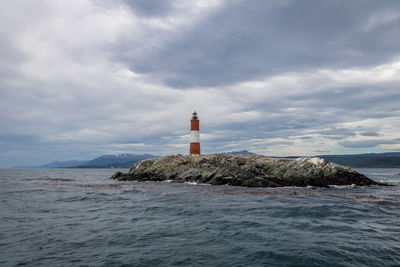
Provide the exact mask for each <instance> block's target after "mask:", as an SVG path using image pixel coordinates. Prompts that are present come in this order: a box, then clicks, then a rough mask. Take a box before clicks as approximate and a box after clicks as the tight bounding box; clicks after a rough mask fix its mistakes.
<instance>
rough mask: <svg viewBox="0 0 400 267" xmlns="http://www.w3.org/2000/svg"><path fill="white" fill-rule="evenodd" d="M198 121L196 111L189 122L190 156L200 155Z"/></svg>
mask: <svg viewBox="0 0 400 267" xmlns="http://www.w3.org/2000/svg"><path fill="white" fill-rule="evenodd" d="M199 130H200V121H199V118H198V116H197V113H196V111H195V112H193V114H192V120H191V121H190V155H193V154H200V133H199Z"/></svg>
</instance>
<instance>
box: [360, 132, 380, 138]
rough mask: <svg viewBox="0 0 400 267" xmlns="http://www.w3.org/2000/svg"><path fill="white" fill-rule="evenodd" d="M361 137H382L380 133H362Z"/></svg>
mask: <svg viewBox="0 0 400 267" xmlns="http://www.w3.org/2000/svg"><path fill="white" fill-rule="evenodd" d="M360 135H362V136H375V137H376V136H380V134H379V133H377V132H362V133H360Z"/></svg>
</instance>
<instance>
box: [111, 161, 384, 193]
mask: <svg viewBox="0 0 400 267" xmlns="http://www.w3.org/2000/svg"><path fill="white" fill-rule="evenodd" d="M111 179H117V180H121V181H126V180H137V181H165V180H172V181H173V182H179V183H182V182H198V183H208V184H212V185H223V184H227V185H231V186H248V187H279V186H317V187H328V186H329V185H351V184H355V185H360V186H367V185H387V184H384V183H378V182H375V181H373V180H371V179H369V178H367V177H365V176H364V175H362V174H360V173H358V172H356V171H355V170H353V169H351V168H349V167H346V166H342V165H338V164H335V163H331V162H329V161H327V160H324V159H321V158H308V157H305V158H297V159H289V158H268V157H262V156H257V155H221V154H213V155H193V156H183V155H174V156H166V157H159V158H151V159H146V160H142V161H140V162H137V163H136V164H134V165H133V166H132V168H131V169H130V170H129V172H128V173H121V172H117V173H115V174H114V175H113V176H112V177H111Z"/></svg>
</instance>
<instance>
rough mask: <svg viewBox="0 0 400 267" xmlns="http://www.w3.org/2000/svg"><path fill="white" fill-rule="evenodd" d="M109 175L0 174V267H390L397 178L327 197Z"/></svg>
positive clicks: (399, 233)
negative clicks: (126, 179) (136, 179)
mask: <svg viewBox="0 0 400 267" xmlns="http://www.w3.org/2000/svg"><path fill="white" fill-rule="evenodd" d="M115 171H117V170H113V169H0V266H400V169H375V168H374V169H372V168H365V169H357V171H359V172H361V173H363V174H365V175H366V176H368V177H370V178H372V179H374V180H377V181H385V182H388V183H390V184H393V185H395V186H390V187H382V186H371V187H358V186H354V185H353V186H331V187H330V188H314V187H306V188H299V187H284V188H245V187H233V186H213V185H203V184H191V183H188V184H177V183H169V182H135V181H126V182H120V181H115V180H110V179H109V177H110V176H111V175H112V174H113V173H114V172H115ZM120 171H125V172H126V171H127V170H120Z"/></svg>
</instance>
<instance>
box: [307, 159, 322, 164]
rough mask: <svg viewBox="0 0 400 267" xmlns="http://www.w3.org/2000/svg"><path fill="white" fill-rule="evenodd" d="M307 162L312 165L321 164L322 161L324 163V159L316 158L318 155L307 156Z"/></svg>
mask: <svg viewBox="0 0 400 267" xmlns="http://www.w3.org/2000/svg"><path fill="white" fill-rule="evenodd" d="M308 162H310V163H312V164H314V165H321V164H322V163H324V159H321V158H318V157H314V158H309V159H308Z"/></svg>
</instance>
